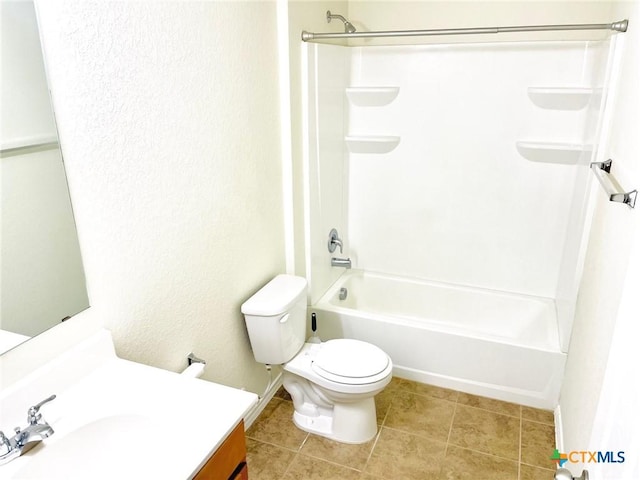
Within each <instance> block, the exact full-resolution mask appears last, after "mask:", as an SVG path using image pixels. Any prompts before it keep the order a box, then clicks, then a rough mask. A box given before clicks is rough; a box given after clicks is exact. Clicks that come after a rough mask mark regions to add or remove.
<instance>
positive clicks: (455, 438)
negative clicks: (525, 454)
mask: <svg viewBox="0 0 640 480" xmlns="http://www.w3.org/2000/svg"><path fill="white" fill-rule="evenodd" d="M449 443H450V444H452V445H456V446H458V447H463V448H468V449H471V450H476V451H479V452H482V453H489V454H491V455H496V456H498V457H502V458H507V459H509V460H518V452H519V446H520V419H519V418H516V417H510V416H508V415H502V414H499V413H495V412H490V411H488V410H482V409H479V408H474V407H468V406H466V405H460V404H458V406H457V408H456V413H455V415H454V417H453V425H452V427H451V435H450V437H449Z"/></svg>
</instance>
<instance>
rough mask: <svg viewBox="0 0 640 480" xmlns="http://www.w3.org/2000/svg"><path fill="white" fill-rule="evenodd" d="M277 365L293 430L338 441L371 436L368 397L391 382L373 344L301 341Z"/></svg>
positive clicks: (388, 365) (383, 358)
mask: <svg viewBox="0 0 640 480" xmlns="http://www.w3.org/2000/svg"><path fill="white" fill-rule="evenodd" d="M363 354H364V355H363ZM283 369H284V388H285V389H286V390H287V391H288V392H289V394H290V395H291V398H292V400H293V405H294V410H295V412H294V415H293V420H294V422H295V424H296V425H297V426H298V427H299V428H301V429H302V430H305V431H308V432H311V433H315V434H317V435H322V436H325V437H329V438H332V439H334V440H337V441H340V442H344V443H364V442H367V441H369V440H370V439H372V438H373V437H374V436H375V434H376V431H377V424H376V410H375V402H374V399H373V397H374V395H376V394H378V393H380V392H381V391H382V390H383V389H384V387H386V386H387V384H388V383H389V382H390V381H391V373H392V369H393V364H392V363H391V360H390V359H389V357H388V355H387V354H386V353H384V352H383V351H382V350H380V349H379V348H378V347H376V346H374V345H371V344H369V343H366V342H361V341H358V340H351V339H338V340H329V341H327V342H324V343H320V344H318V343H305V344H304V346H303V347H302V350H301V351H300V352H299V353H298V354H297V355H296V356H295V357H294V358H293V359H292V360H290V361H289V362H287V363H285V364H284V365H283Z"/></svg>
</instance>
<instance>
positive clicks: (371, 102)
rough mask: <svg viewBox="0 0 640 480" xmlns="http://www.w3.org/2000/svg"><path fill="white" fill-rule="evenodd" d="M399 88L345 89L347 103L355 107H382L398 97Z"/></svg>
mask: <svg viewBox="0 0 640 480" xmlns="http://www.w3.org/2000/svg"><path fill="white" fill-rule="evenodd" d="M399 91H400V87H347V89H346V92H347V97H348V98H349V101H350V102H351V103H352V104H353V105H355V106H357V107H382V106H384V105H388V104H390V103H391V102H393V101H394V100H395V98H396V97H397V96H398V92H399Z"/></svg>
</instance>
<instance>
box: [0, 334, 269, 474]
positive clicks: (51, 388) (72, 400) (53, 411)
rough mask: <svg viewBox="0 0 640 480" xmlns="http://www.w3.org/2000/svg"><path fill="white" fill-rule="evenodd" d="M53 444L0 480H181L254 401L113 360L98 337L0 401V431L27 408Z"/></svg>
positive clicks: (2, 468) (107, 340)
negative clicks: (36, 410) (36, 412)
mask: <svg viewBox="0 0 640 480" xmlns="http://www.w3.org/2000/svg"><path fill="white" fill-rule="evenodd" d="M51 394H55V395H56V398H55V400H53V401H50V402H47V403H46V404H45V405H43V406H42V408H41V410H40V413H41V414H42V419H43V420H44V421H46V422H47V423H48V424H49V425H50V426H51V427H52V428H53V430H54V434H53V435H51V436H50V437H49V438H46V439H45V440H43V441H42V442H40V443H38V444H36V446H35V447H33V448H32V449H31V450H29V451H27V452H26V453H24V454H23V455H22V456H20V457H18V458H15V459H14V460H12V461H10V462H9V463H6V464H4V465H0V478H2V479H7V480H9V479H21V480H22V479H47V480H56V479H65V480H73V479H83V480H84V479H87V478H91V479H110V480H111V479H115V478H117V479H123V480H126V479H130V478H131V479H133V478H136V479H137V478H171V479H176V480H179V479H189V478H192V477H193V476H194V475H195V474H196V473H197V472H198V470H200V468H201V467H202V465H204V463H205V462H206V461H207V459H208V458H209V457H210V456H211V455H212V453H213V452H215V450H216V449H217V448H218V447H219V446H220V444H221V443H222V442H223V441H224V439H225V438H226V436H227V435H228V434H229V433H230V432H231V431H232V430H233V429H234V428H235V427H236V425H237V424H238V423H239V422H240V420H241V419H242V418H243V417H244V416H246V414H247V412H248V411H249V410H250V409H251V408H252V407H253V406H254V405H255V404H256V402H257V398H258V397H257V395H255V394H253V393H249V392H245V391H242V390H238V389H235V388H230V387H226V386H224V385H218V384H215V383H211V382H206V381H204V380H200V379H196V378H189V377H187V376H184V375H179V374H176V373H173V372H168V371H166V370H161V369H158V368H154V367H149V366H146V365H142V364H139V363H134V362H130V361H127V360H123V359H120V358H118V357H117V356H116V355H115V351H114V349H113V343H112V341H111V336H110V334H109V332H106V331H102V332H100V333H99V334H97V335H96V336H95V337H92V338H91V339H88V340H87V341H85V342H83V343H82V344H81V345H79V346H77V347H76V348H74V349H73V350H72V351H70V352H67V353H65V354H64V355H62V356H61V357H60V358H59V359H56V360H55V361H54V362H52V363H51V364H49V365H47V366H46V367H43V368H41V369H40V370H38V371H36V372H34V373H33V374H31V375H29V376H28V377H26V378H25V379H23V380H20V381H19V382H17V383H16V384H15V385H11V386H10V387H8V388H7V389H4V390H3V391H1V392H0V430H3V431H4V432H5V433H6V434H9V433H10V432H12V429H13V427H15V426H20V427H24V426H25V425H24V424H25V418H26V412H27V409H28V408H29V406H31V405H34V404H36V403H37V402H39V401H40V400H42V399H44V398H47V397H48V396H49V395H51Z"/></svg>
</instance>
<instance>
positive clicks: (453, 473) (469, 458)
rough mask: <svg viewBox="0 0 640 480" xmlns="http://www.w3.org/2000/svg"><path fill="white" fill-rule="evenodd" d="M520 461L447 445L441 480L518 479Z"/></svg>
mask: <svg viewBox="0 0 640 480" xmlns="http://www.w3.org/2000/svg"><path fill="white" fill-rule="evenodd" d="M517 478H518V463H517V462H516V461H513V460H506V459H504V458H498V457H494V456H492V455H486V454H484V453H479V452H474V451H472V450H466V449H464V448H458V447H454V446H449V447H447V454H446V455H445V457H444V461H443V462H442V470H441V471H440V477H439V480H516V479H517Z"/></svg>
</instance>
